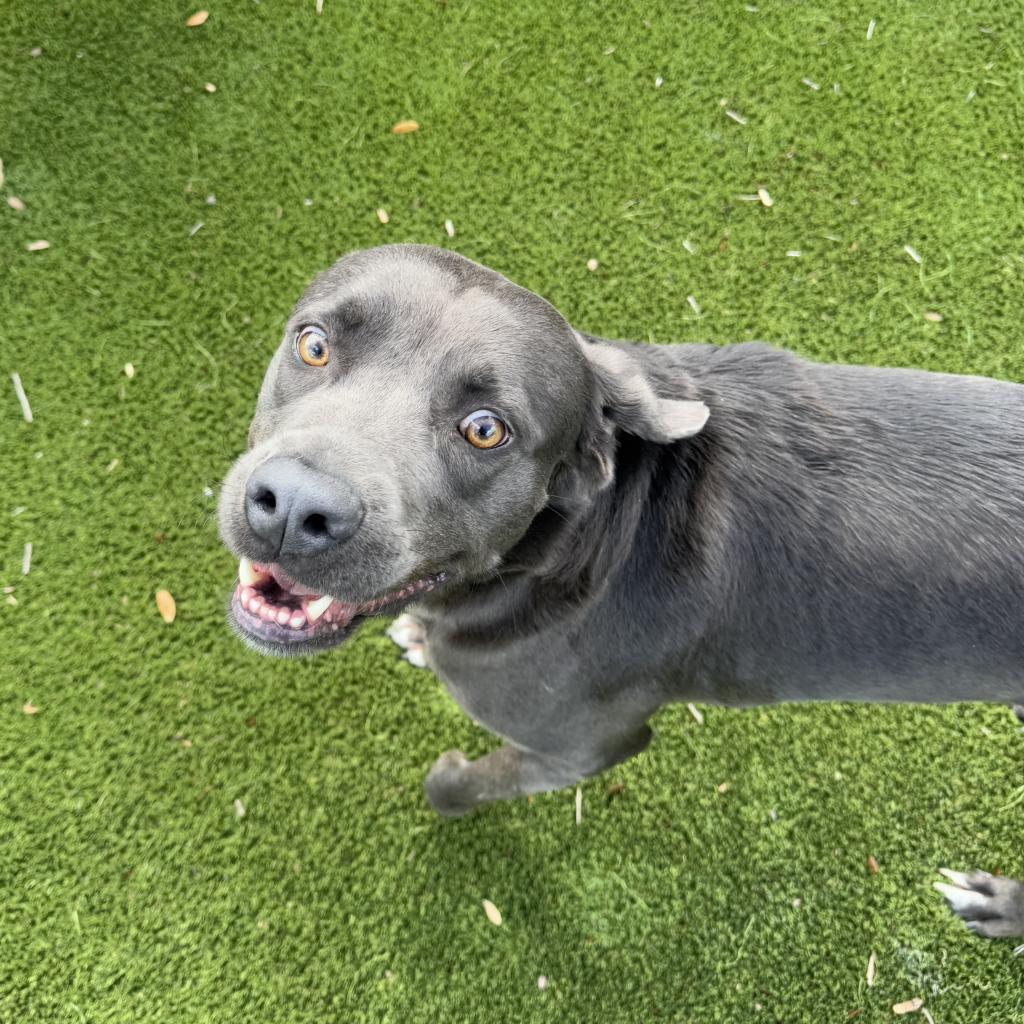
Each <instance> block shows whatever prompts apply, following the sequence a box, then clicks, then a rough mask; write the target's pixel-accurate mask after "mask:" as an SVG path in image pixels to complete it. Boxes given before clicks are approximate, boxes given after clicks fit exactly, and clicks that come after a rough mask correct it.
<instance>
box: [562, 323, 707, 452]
mask: <svg viewBox="0 0 1024 1024" xmlns="http://www.w3.org/2000/svg"><path fill="white" fill-rule="evenodd" d="M581 344H582V346H583V353H584V355H585V356H586V357H587V361H588V362H589V363H590V368H591V370H592V371H593V373H594V376H595V378H596V379H597V384H598V388H599V389H600V392H601V400H602V403H603V411H604V414H605V415H606V416H608V417H610V418H611V420H612V421H613V422H614V423H615V424H616V425H617V426H618V427H620V428H621V429H622V430H624V431H626V433H628V434H635V435H636V436H637V437H642V438H644V439H645V440H647V441H656V442H658V443H659V444H668V443H670V442H671V441H679V440H681V439H682V438H684V437H692V436H693V435H694V434H699V433H700V432H701V430H703V429H704V424H705V423H707V421H708V415H709V410H708V407H707V406H706V405H705V404H704V403H703V402H701V401H698V400H696V399H682V398H662V397H660V396H659V395H658V394H656V393H655V391H654V388H653V387H652V386H651V382H650V380H649V379H648V377H647V375H646V374H645V373H644V368H643V366H642V365H641V363H640V362H639V360H636V359H633V358H632V357H631V356H630V354H629V352H628V351H627V350H625V349H621V348H615V347H613V346H611V345H602V344H600V343H597V342H587V341H583V340H582V339H581Z"/></svg>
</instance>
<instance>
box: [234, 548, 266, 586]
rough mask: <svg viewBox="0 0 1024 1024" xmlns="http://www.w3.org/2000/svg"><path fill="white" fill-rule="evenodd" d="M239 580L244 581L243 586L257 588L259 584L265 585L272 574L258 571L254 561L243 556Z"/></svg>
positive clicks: (239, 567)
mask: <svg viewBox="0 0 1024 1024" xmlns="http://www.w3.org/2000/svg"><path fill="white" fill-rule="evenodd" d="M238 578H239V579H240V580H241V581H242V584H243V586H246V587H255V586H256V585H257V584H258V583H265V582H266V581H267V580H269V579H270V573H269V572H263V570H262V569H257V568H256V567H255V566H254V565H253V564H252V559H251V558H246V557H245V556H244V555H243V556H242V557H241V558H240V559H239V560H238Z"/></svg>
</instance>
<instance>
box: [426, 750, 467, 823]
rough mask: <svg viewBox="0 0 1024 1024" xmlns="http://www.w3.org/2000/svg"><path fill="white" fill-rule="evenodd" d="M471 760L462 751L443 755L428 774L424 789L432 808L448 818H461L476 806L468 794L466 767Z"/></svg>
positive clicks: (451, 751)
mask: <svg viewBox="0 0 1024 1024" xmlns="http://www.w3.org/2000/svg"><path fill="white" fill-rule="evenodd" d="M469 763H470V762H469V759H468V758H467V757H466V755H465V754H463V753H462V751H461V750H448V751H446V752H445V753H443V754H442V755H441V756H440V757H439V758H438V759H437V760H436V761H435V762H434V763H433V765H432V766H431V768H430V771H429V772H427V778H426V781H425V782H424V784H423V788H424V789H425V790H426V792H427V800H428V801H429V803H430V806H431V807H433V808H434V810H435V811H437V813H438V814H442V815H444V816H445V817H446V818H459V817H461V816H462V815H463V814H466V813H467V812H468V811H471V810H472V809H473V808H474V807H475V806H476V803H477V802H476V801H475V800H474V799H473V798H472V796H471V794H470V793H469V792H468V787H467V782H468V780H467V778H466V772H465V769H466V766H467V765H468V764H469Z"/></svg>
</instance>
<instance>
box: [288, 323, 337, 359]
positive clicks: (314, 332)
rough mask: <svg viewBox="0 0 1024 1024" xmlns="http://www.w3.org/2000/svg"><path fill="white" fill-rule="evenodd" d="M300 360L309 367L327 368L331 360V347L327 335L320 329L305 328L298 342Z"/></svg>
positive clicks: (300, 332) (300, 333)
mask: <svg viewBox="0 0 1024 1024" xmlns="http://www.w3.org/2000/svg"><path fill="white" fill-rule="evenodd" d="M296 346H297V348H298V350H299V358H300V359H301V360H302V361H303V362H304V363H305V364H306V365H307V366H326V365H327V360H328V359H330V358H331V346H330V345H328V344H327V335H326V334H324V332H323V331H321V330H320V328H319V327H303V328H302V330H301V331H299V337H298V340H297V341H296Z"/></svg>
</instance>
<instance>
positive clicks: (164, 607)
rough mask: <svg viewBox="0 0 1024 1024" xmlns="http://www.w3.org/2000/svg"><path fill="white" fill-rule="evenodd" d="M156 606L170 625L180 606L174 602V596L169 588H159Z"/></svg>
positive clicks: (161, 616)
mask: <svg viewBox="0 0 1024 1024" xmlns="http://www.w3.org/2000/svg"><path fill="white" fill-rule="evenodd" d="M156 607H157V610H158V611H159V612H160V618H162V619H163V620H164V622H166V623H168V625H169V624H170V623H172V622H173V621H174V616H175V615H177V614H178V606H177V605H176V604H175V603H174V598H173V597H172V596H171V593H170V591H169V590H158V591H157V592H156Z"/></svg>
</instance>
